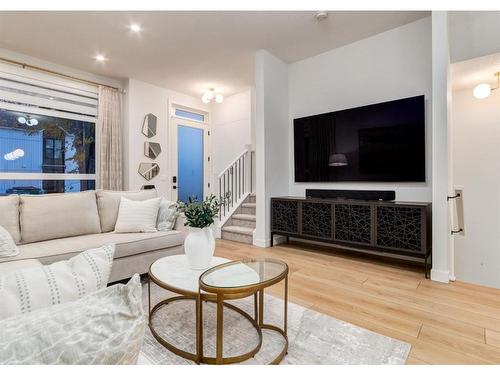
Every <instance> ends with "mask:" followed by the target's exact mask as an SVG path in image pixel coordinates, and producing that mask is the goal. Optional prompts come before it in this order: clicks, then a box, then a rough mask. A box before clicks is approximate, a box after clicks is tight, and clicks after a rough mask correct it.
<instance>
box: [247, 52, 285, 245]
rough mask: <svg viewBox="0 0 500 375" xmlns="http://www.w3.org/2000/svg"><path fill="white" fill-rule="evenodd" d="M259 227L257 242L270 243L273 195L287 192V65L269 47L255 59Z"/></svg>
mask: <svg viewBox="0 0 500 375" xmlns="http://www.w3.org/2000/svg"><path fill="white" fill-rule="evenodd" d="M255 82H256V95H255V97H256V101H255V112H256V117H255V119H256V122H255V140H256V144H255V153H256V194H257V227H256V230H255V234H254V244H255V245H257V246H262V247H265V246H269V244H270V198H271V197H273V196H280V195H281V196H282V195H286V194H287V193H288V181H289V174H288V162H289V153H290V151H289V147H288V145H289V130H290V124H289V117H288V65H287V64H286V63H284V62H283V61H281V60H279V59H278V58H276V57H275V56H273V55H271V54H270V53H269V52H267V51H263V50H261V51H258V52H257V55H256V59H255Z"/></svg>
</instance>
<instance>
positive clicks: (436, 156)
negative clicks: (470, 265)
mask: <svg viewBox="0 0 500 375" xmlns="http://www.w3.org/2000/svg"><path fill="white" fill-rule="evenodd" d="M448 30H449V27H448V14H447V12H440V11H438V12H434V11H433V12H432V98H433V101H432V270H431V279H432V280H435V281H441V282H445V283H447V282H449V281H450V269H452V267H451V266H452V261H451V258H452V252H453V250H452V241H451V232H450V230H451V226H450V212H449V203H448V200H447V196H448V195H451V181H452V176H451V173H450V166H451V163H450V159H451V151H452V149H451V147H450V145H449V143H450V142H451V141H450V139H451V138H450V136H451V135H450V126H449V123H450V120H449V119H450V106H451V80H450V47H449V35H448ZM452 274H453V273H451V275H452Z"/></svg>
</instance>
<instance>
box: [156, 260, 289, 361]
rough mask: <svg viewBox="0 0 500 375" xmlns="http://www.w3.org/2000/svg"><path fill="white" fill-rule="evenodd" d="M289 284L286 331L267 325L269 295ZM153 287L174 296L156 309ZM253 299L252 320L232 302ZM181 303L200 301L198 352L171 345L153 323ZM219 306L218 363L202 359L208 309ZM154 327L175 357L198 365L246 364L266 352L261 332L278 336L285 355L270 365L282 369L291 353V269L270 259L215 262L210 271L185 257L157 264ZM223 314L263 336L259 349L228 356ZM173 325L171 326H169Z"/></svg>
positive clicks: (284, 324)
mask: <svg viewBox="0 0 500 375" xmlns="http://www.w3.org/2000/svg"><path fill="white" fill-rule="evenodd" d="M283 280H284V311H283V313H284V316H283V328H281V327H278V326H276V325H272V324H266V323H264V289H265V288H267V287H270V286H272V285H275V284H278V283H279V282H281V281H283ZM151 283H154V284H156V285H158V286H159V287H160V288H163V289H166V290H169V291H171V292H173V293H175V294H177V295H176V296H174V297H170V298H167V299H164V300H162V301H160V302H158V303H157V304H156V305H154V306H153V307H151ZM252 296H253V304H254V311H253V316H251V315H250V314H248V313H247V312H245V311H243V310H242V309H240V308H239V307H237V306H235V305H233V304H230V303H229V302H227V301H230V300H237V299H242V298H247V297H252ZM180 300H194V301H195V311H194V314H195V317H196V319H195V324H196V327H195V328H196V345H195V348H196V350H195V352H194V353H193V352H188V351H185V350H183V349H180V348H178V347H176V346H174V345H173V344H172V343H170V342H169V341H168V340H167V338H165V337H162V336H161V335H159V334H158V332H156V330H155V329H154V327H153V324H152V318H153V316H154V314H155V313H156V312H157V311H158V309H159V308H160V307H162V306H164V305H166V304H169V303H171V302H175V301H180ZM204 301H206V302H210V303H215V304H216V307H217V309H216V320H217V321H216V327H217V328H216V340H215V341H216V348H215V357H208V356H205V355H204V353H203V304H202V302H204ZM148 302H149V326H150V329H151V333H152V334H153V336H154V337H155V338H156V340H158V342H159V343H160V344H162V345H163V346H165V347H166V348H167V349H169V350H170V351H172V352H173V353H175V354H177V355H180V356H182V357H184V358H187V359H190V360H192V361H194V362H196V363H207V364H230V363H238V362H243V361H245V360H247V359H249V358H251V357H253V356H255V355H256V354H257V353H258V352H259V350H260V349H261V346H262V330H263V329H268V330H273V331H275V332H277V333H278V334H280V335H281V336H283V338H284V342H285V344H284V346H283V349H282V351H281V352H280V353H279V354H278V355H277V356H276V357H275V358H274V360H272V361H271V364H278V363H280V362H281V360H282V359H283V357H284V356H285V355H286V353H287V350H288V337H287V308H288V306H287V305H288V266H287V264H286V263H284V262H282V261H279V260H274V259H269V258H262V259H246V260H238V261H230V260H229V259H225V258H219V257H213V258H212V262H211V267H210V268H209V269H207V270H206V271H199V270H192V269H190V268H189V265H188V262H187V259H186V257H185V255H172V256H168V257H164V258H161V259H158V260H157V261H155V262H154V263H153V264H152V265H151V267H150V269H149V278H148ZM224 308H229V309H231V310H233V311H235V312H236V313H238V314H239V315H241V316H242V317H243V318H245V319H247V320H248V321H249V322H250V323H251V325H252V326H253V327H254V329H255V330H256V332H257V334H258V338H259V339H258V343H257V345H256V346H255V347H254V348H253V349H252V350H250V351H248V352H247V353H244V354H240V355H237V356H233V357H224V356H223V337H224V330H223V324H224ZM164 323H165V324H168V321H166V322H164Z"/></svg>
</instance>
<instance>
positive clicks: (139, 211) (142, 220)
mask: <svg viewBox="0 0 500 375" xmlns="http://www.w3.org/2000/svg"><path fill="white" fill-rule="evenodd" d="M160 201H161V198H153V199H148V200H146V201H133V200H130V199H127V198H124V197H122V198H121V200H120V209H119V211H118V219H116V225H115V232H117V233H137V232H145V233H152V232H156V218H157V217H158V210H159V208H160Z"/></svg>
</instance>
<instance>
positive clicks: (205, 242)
mask: <svg viewBox="0 0 500 375" xmlns="http://www.w3.org/2000/svg"><path fill="white" fill-rule="evenodd" d="M214 250H215V238H214V234H213V232H212V228H210V227H206V228H193V227H189V233H188V235H187V237H186V239H185V240H184V252H185V253H186V256H187V259H188V262H189V267H190V268H191V269H193V270H204V269H207V268H208V267H209V266H210V261H211V260H212V256H213V255H214Z"/></svg>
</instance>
